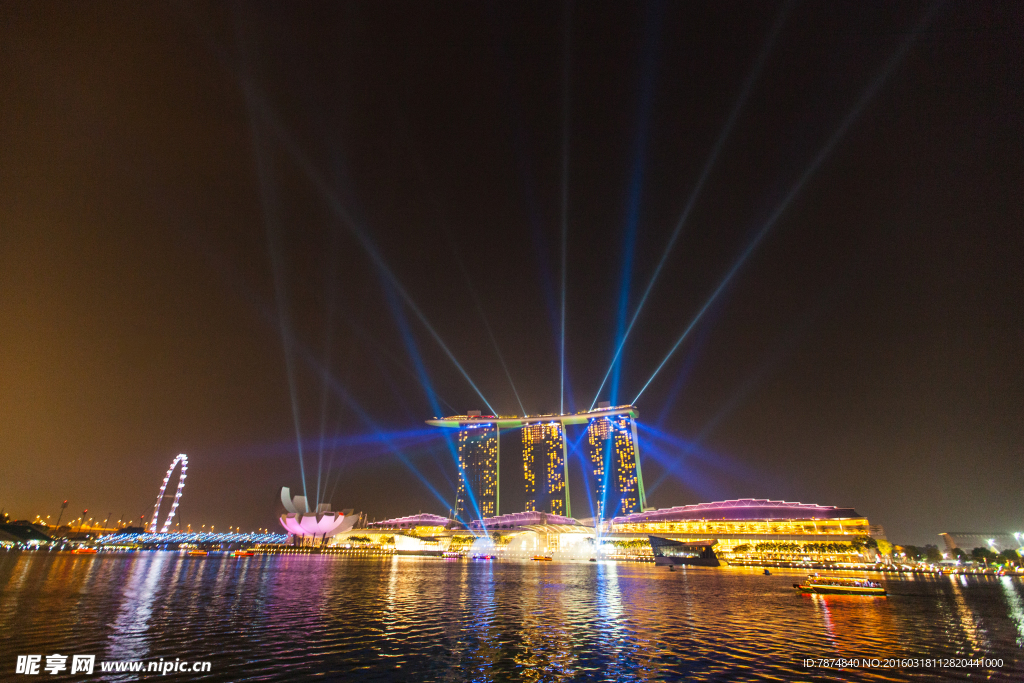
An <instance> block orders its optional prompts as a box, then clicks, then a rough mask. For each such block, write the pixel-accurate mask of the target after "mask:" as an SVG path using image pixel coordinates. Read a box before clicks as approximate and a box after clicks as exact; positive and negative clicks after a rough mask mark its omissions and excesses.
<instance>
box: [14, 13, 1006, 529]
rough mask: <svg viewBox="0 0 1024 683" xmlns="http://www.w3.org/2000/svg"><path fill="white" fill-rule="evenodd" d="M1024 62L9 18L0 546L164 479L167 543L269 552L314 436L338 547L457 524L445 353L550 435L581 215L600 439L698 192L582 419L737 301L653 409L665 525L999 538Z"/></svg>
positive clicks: (821, 32) (984, 56) (533, 30)
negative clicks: (718, 504)
mask: <svg viewBox="0 0 1024 683" xmlns="http://www.w3.org/2000/svg"><path fill="white" fill-rule="evenodd" d="M773 27H775V28H774V32H773ZM1022 44H1024V12H1022V11H1021V7H1020V5H1019V3H1013V2H1006V3H949V4H947V5H940V6H935V5H933V4H931V3H912V2H907V3H898V4H893V3H883V2H879V3H845V4H836V3H830V2H820V3H810V2H802V3H800V2H798V3H795V4H793V5H792V6H789V5H787V6H783V5H781V4H774V3H763V2H751V3H705V4H699V3H665V4H644V3H579V4H577V5H576V6H573V7H568V8H567V7H566V6H564V5H561V4H557V3H548V2H537V3H453V2H447V3H433V4H431V3H386V2H365V3H333V2H332V3H302V4H299V5H296V4H294V3H274V4H270V3H243V4H238V5H236V6H232V5H227V4H198V3H194V4H190V3H172V4H167V5H163V4H159V3H144V4H140V3H132V2H125V3H111V2H96V3H48V2H34V1H33V2H7V1H4V2H0V507H4V508H5V509H6V510H7V511H8V512H12V513H14V514H15V515H17V516H34V515H35V514H43V515H46V514H51V515H56V513H57V511H58V506H59V504H60V501H61V500H63V499H65V498H67V499H69V500H70V509H71V510H74V511H80V510H82V509H84V508H89V510H90V515H93V514H96V515H97V516H99V517H100V518H102V517H105V516H106V514H107V513H108V512H112V513H113V516H114V518H117V517H120V516H122V515H125V516H128V517H134V518H138V516H139V515H140V514H144V513H148V512H149V511H151V508H152V504H153V500H154V498H155V495H156V490H157V487H158V484H159V481H160V479H161V477H162V476H163V473H164V471H165V469H166V467H167V465H168V464H169V463H170V462H171V460H172V459H173V457H174V456H175V455H176V454H177V453H179V452H184V453H187V454H188V455H189V458H190V467H189V478H188V484H187V486H186V489H185V493H184V496H183V498H182V502H181V514H182V519H183V520H184V521H185V522H188V523H192V524H193V525H196V524H200V523H205V524H215V525H218V526H221V527H226V526H227V525H236V524H237V525H241V526H243V527H244V528H254V527H272V526H274V524H275V522H274V515H275V514H276V512H277V510H278V507H279V504H275V495H276V491H277V489H278V488H279V487H280V486H282V485H289V486H291V487H292V489H293V491H296V490H300V489H301V487H302V478H301V475H300V469H299V459H298V456H297V441H296V423H297V424H298V431H299V432H300V433H301V434H302V437H303V443H304V447H303V453H304V458H305V466H306V480H307V486H308V487H309V488H310V490H311V491H314V490H315V488H316V484H315V482H316V476H317V461H318V456H319V454H320V453H321V452H322V453H323V459H324V465H323V471H326V469H327V468H328V465H329V466H330V477H329V479H327V480H326V482H327V483H326V485H324V484H322V485H321V488H324V487H325V486H326V488H327V493H326V497H327V498H328V499H330V500H331V502H333V503H334V505H335V507H336V508H342V507H353V508H356V509H359V510H363V511H366V512H367V513H368V514H369V515H371V516H373V517H377V518H378V519H379V518H382V517H384V516H392V515H399V514H408V513H415V512H417V511H420V510H422V511H432V512H437V513H440V514H447V512H448V507H450V506H451V501H453V500H454V485H453V481H454V480H455V477H456V472H455V465H454V464H453V462H452V459H451V456H450V454H449V451H448V450H447V448H446V447H445V442H444V440H443V439H442V438H440V436H439V435H438V434H435V433H433V432H430V431H428V428H427V427H426V426H425V425H424V424H423V420H424V419H427V418H430V417H433V416H434V415H435V414H436V412H438V411H439V412H444V413H450V412H455V411H457V412H464V411H466V410H472V409H484V411H485V412H486V410H487V408H486V406H485V405H484V404H483V401H482V399H481V398H480V397H479V396H478V395H477V393H476V392H475V391H474V389H473V388H472V386H471V385H470V383H469V382H468V381H467V380H466V378H464V377H463V375H462V373H461V372H460V371H459V369H458V367H457V366H456V365H455V364H454V363H453V361H452V360H451V358H449V356H448V355H447V354H446V352H445V351H444V350H443V349H442V347H441V346H440V344H439V343H438V340H437V338H439V339H441V340H443V342H444V344H445V345H446V346H447V348H448V349H450V351H451V354H452V356H454V358H455V359H457V360H458V362H459V363H460V364H461V365H462V367H463V368H464V369H465V371H466V373H467V374H468V376H469V377H470V378H471V379H472V381H473V382H475V383H476V385H477V386H478V387H479V390H480V392H481V393H482V394H483V396H484V397H485V398H486V399H487V401H489V402H490V404H491V405H493V407H494V408H495V409H496V410H498V411H499V412H501V413H503V414H514V413H517V412H520V407H519V401H518V400H517V398H516V394H515V393H514V392H513V390H512V387H511V384H510V382H509V378H508V376H506V372H505V370H504V369H503V367H502V360H501V359H499V356H498V354H497V353H496V351H495V344H494V343H492V338H491V335H490V334H489V332H488V326H490V329H491V332H492V333H493V338H494V340H495V342H496V344H497V348H498V349H499V350H500V354H501V358H503V360H504V362H505V364H506V365H507V368H508V373H509V375H510V376H511V379H512V380H513V382H514V384H515V387H516V389H517V390H518V394H519V397H520V398H521V401H522V404H523V406H524V408H525V409H526V410H527V411H528V412H531V413H535V412H548V411H557V410H558V409H559V405H560V390H559V383H560V379H559V378H560V369H559V367H560V366H559V339H560V332H559V330H560V325H561V323H560V305H561V286H560V283H561V277H562V270H561V262H562V250H561V240H562V225H563V183H564V187H565V188H566V192H565V195H564V197H565V208H566V214H565V215H566V217H567V220H566V226H567V232H566V235H567V252H566V254H567V259H566V262H567V266H568V267H567V270H566V281H567V290H566V308H567V316H566V324H565V326H566V337H565V339H566V342H565V356H566V379H567V386H568V389H569V391H568V392H567V396H568V398H567V399H566V409H567V410H570V409H575V410H582V409H586V408H588V407H589V406H590V404H591V401H592V400H593V398H594V394H595V392H597V390H598V386H599V384H600V381H601V377H602V376H604V374H605V371H606V370H607V368H608V365H609V363H610V361H611V358H612V354H613V353H614V350H615V348H616V335H617V332H616V330H617V329H620V326H621V324H622V322H621V321H620V316H621V315H623V314H624V315H625V316H626V317H625V319H624V321H625V322H627V323H628V320H629V317H631V316H632V315H633V312H634V311H635V310H636V308H637V305H638V303H639V301H640V299H641V296H642V294H643V292H644V290H645V288H646V287H647V284H648V282H649V281H650V279H651V276H652V274H653V273H654V271H655V267H656V266H657V264H658V262H659V260H660V259H661V258H662V255H663V253H665V249H666V245H667V244H668V242H669V239H670V236H671V235H672V234H673V230H674V229H675V228H676V226H677V224H678V222H679V220H680V216H681V214H682V212H683V210H684V208H685V207H686V206H687V203H688V200H689V199H690V197H691V196H693V192H694V188H695V186H696V185H697V184H698V181H699V179H700V178H701V176H702V173H704V171H705V169H706V168H708V169H709V170H708V171H707V173H706V176H705V182H704V183H703V185H702V189H701V191H700V192H699V193H698V194H696V198H695V201H694V203H693V206H692V210H691V211H690V212H689V214H688V216H687V220H686V221H685V224H684V225H683V227H682V229H681V231H680V233H679V237H678V239H677V240H676V241H675V242H674V244H673V245H672V248H671V250H670V251H669V252H668V256H667V259H666V261H665V265H664V268H663V270H662V271H661V273H660V275H659V277H658V278H657V280H656V281H655V283H654V286H653V288H652V289H651V294H650V297H649V299H648V300H647V303H646V305H645V306H644V308H643V309H642V310H641V313H640V315H639V317H638V319H637V323H636V326H635V328H634V330H633V332H632V334H631V335H630V336H629V338H628V341H627V344H626V346H625V350H624V352H623V356H622V359H623V362H622V366H621V381H620V383H619V385H618V391H617V392H616V396H612V390H611V388H610V386H609V385H606V386H605V388H604V390H603V392H602V396H601V400H608V399H615V400H616V401H617V402H622V403H625V402H629V401H630V400H632V399H633V397H634V396H635V395H636V394H637V392H639V391H640V390H641V388H642V387H643V386H644V384H645V383H646V382H647V381H648V379H649V378H650V377H651V375H652V373H653V372H654V370H655V368H656V367H657V366H658V364H659V363H660V362H661V360H662V359H663V358H664V357H665V355H666V353H668V351H669V349H670V348H671V347H672V346H673V344H674V343H675V342H676V340H677V339H679V337H680V335H681V334H682V333H683V331H684V329H686V327H687V326H688V324H689V323H690V322H691V320H693V319H694V316H695V315H697V313H698V311H700V310H701V309H702V307H703V306H704V305H705V303H706V302H707V301H708V300H709V297H711V295H712V293H713V292H715V290H716V288H717V287H718V286H719V284H720V283H722V281H723V278H725V277H726V275H727V273H729V272H730V269H732V268H733V267H734V265H736V264H737V263H740V267H739V268H738V269H737V270H735V275H734V277H732V278H731V279H730V280H729V281H728V283H727V284H726V286H725V287H724V288H723V289H722V290H721V293H720V294H719V295H718V296H717V297H716V298H714V300H713V301H712V302H711V305H710V306H708V307H707V309H706V312H705V313H704V315H703V316H702V317H701V318H700V319H699V321H698V322H697V324H696V325H695V326H694V327H693V330H692V331H691V332H690V333H689V335H688V336H687V337H686V338H685V340H684V341H683V343H682V344H681V345H680V346H679V348H678V351H677V352H676V353H675V354H674V355H673V356H672V357H671V358H670V359H669V361H668V362H667V363H666V364H665V365H664V367H663V369H662V371H661V372H660V373H659V374H658V375H657V376H656V377H655V378H654V380H653V381H652V382H651V383H650V385H649V387H648V388H647V389H646V391H644V393H643V394H642V395H641V396H640V398H639V399H638V401H637V405H638V407H639V409H640V413H641V418H640V422H641V425H642V426H643V431H642V432H641V456H642V459H643V460H642V462H643V468H644V478H645V481H646V483H647V487H648V489H649V496H648V498H649V504H651V505H654V506H658V507H664V506H669V505H678V504H686V503H697V502H706V501H710V500H722V499H727V498H735V497H765V498H774V499H787V500H799V501H803V502H813V503H820V504H827V505H839V506H844V507H845V506H848V507H854V508H856V509H857V510H858V511H860V512H861V513H863V514H865V515H867V516H869V518H870V519H871V521H872V522H873V523H879V524H883V525H884V526H885V528H886V530H887V531H888V533H889V537H890V538H891V539H894V540H896V541H897V542H899V541H904V542H916V543H926V542H936V541H937V540H938V539H937V537H936V534H938V533H940V532H943V531H951V530H977V531H996V530H998V531H1019V530H1022V527H1024V518H1022V512H1021V510H1022V508H1021V493H1022V491H1024V474H1022V473H1024V467H1022V461H1024V419H1022V416H1024V361H1022V352H1024V314H1022V311H1024V278H1022V275H1021V272H1022V265H1024V235H1022V229H1024V211H1022V201H1021V200H1022V196H1024V194H1022V190H1024V149H1022V148H1024V143H1022V141H1024V126H1022V112H1024V51H1022V50H1021V45H1022ZM758 65H760V66H758ZM745 84H749V87H745ZM566 86H568V87H566ZM744 95H745V96H744ZM737 102H739V103H740V106H739V108H738V109H736V111H737V114H736V116H735V117H734V120H733V125H732V126H729V127H728V135H727V136H725V137H721V135H722V131H723V129H725V128H726V127H727V126H726V124H727V121H729V120H730V114H731V112H733V111H734V108H735V107H736V106H737ZM566 123H567V124H568V125H567V126H566ZM716 144H717V148H718V149H719V150H720V153H719V154H718V155H717V157H716V158H715V162H714V163H713V164H712V165H710V167H708V166H707V163H708V159H709V157H710V156H711V155H712V152H713V150H715V149H716ZM563 153H565V154H567V157H563ZM563 161H567V163H565V164H563ZM563 169H565V170H566V171H567V173H563ZM774 216H777V218H773V217H774ZM766 228H767V229H766ZM751 246H753V249H752V250H750V251H749V257H748V258H746V259H744V260H742V262H740V259H741V256H742V255H743V254H744V252H745V250H747V249H748V247H751ZM623 302H624V303H625V306H624V307H623V306H622V303H623ZM414 306H415V309H414V308H413V307H414ZM417 311H419V312H417ZM620 311H622V313H620ZM481 312H482V314H483V315H481ZM427 324H429V325H430V327H431V328H432V329H433V330H434V332H436V335H437V338H435V336H434V334H433V333H432V332H431V331H430V329H428V327H427ZM289 377H291V381H290V380H289ZM428 384H429V387H430V388H429V389H428V388H427V385H428ZM431 391H432V392H435V394H430V393H429V392H431ZM432 395H436V396H438V397H440V398H437V399H436V401H437V402H438V406H439V409H438V410H435V408H434V404H433V403H432V402H431V400H430V398H429V396H432ZM293 398H294V402H293ZM293 405H294V408H295V410H294V411H293ZM296 416H297V420H296ZM321 434H323V435H326V437H327V445H326V447H324V448H321ZM396 451H398V453H396ZM519 453H520V446H519V435H518V434H517V433H514V432H512V433H509V434H507V436H505V437H504V438H503V441H502V456H503V457H502V502H501V508H502V512H513V511H517V510H520V509H522V501H523V498H524V496H523V494H522V481H521V476H522V475H521V469H520V467H521V466H520V465H519V464H518V462H517V458H518V457H519ZM574 467H575V468H576V470H574V473H573V474H572V476H573V477H575V478H576V480H577V481H578V480H579V477H578V476H577V475H578V470H579V466H578V463H577V462H575V461H574ZM335 482H337V483H335ZM577 488H578V487H574V489H573V503H574V508H575V509H574V512H575V514H576V516H588V513H587V510H586V507H585V505H586V503H585V495H584V492H583V491H581V490H580V491H578V490H576V489H577ZM432 489H433V491H436V495H435V493H434V492H432ZM311 495H312V494H311ZM443 501H449V502H448V503H447V507H446V504H445V503H444V502H443ZM77 514H78V513H77V512H76V516H77Z"/></svg>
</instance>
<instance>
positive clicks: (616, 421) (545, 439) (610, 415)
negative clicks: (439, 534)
mask: <svg viewBox="0 0 1024 683" xmlns="http://www.w3.org/2000/svg"><path fill="white" fill-rule="evenodd" d="M638 416H639V412H638V411H637V409H636V408H635V407H633V406H611V405H609V404H608V403H601V404H599V405H598V408H597V409H596V410H588V411H584V412H581V413H572V414H564V415H527V416H525V417H505V416H501V417H499V416H495V415H483V416H481V415H480V412H479V411H474V412H470V413H468V414H466V415H453V416H451V417H444V418H434V419H433V420H427V424H429V425H432V426H434V427H442V428H447V429H457V430H458V431H459V435H458V442H459V492H458V497H457V500H456V516H457V517H458V518H459V519H461V520H467V519H479V518H480V517H481V516H483V517H491V516H495V515H497V514H500V513H499V510H498V430H499V429H512V428H519V427H522V428H523V431H522V434H523V437H522V438H523V475H524V479H525V485H526V497H527V500H528V503H527V510H528V511H537V512H545V513H550V514H556V515H567V516H568V515H571V514H572V511H571V507H570V504H569V472H568V466H567V462H568V458H567V455H566V447H565V426H566V425H587V430H588V434H587V436H588V443H589V452H590V454H591V464H592V468H591V469H592V472H593V474H594V476H593V477H591V479H592V481H590V482H588V487H587V488H588V489H589V493H590V495H591V496H593V498H594V506H595V509H600V510H601V511H602V514H599V515H598V517H599V518H602V519H606V518H608V517H612V516H614V515H616V514H628V513H631V512H639V511H641V510H643V508H644V506H645V505H646V499H645V497H644V481H643V476H642V475H641V473H640V449H639V448H638V446H637V437H636V418H637V417H638ZM606 472H607V474H608V476H607V477H605V473H606ZM606 492H607V495H605V494H606ZM474 500H475V501H476V505H475V506H474V505H473V501H474ZM605 508H607V510H608V513H610V514H604V509H605Z"/></svg>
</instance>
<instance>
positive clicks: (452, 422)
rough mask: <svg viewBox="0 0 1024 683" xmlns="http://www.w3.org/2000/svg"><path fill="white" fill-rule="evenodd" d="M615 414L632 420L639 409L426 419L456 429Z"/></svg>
mask: <svg viewBox="0 0 1024 683" xmlns="http://www.w3.org/2000/svg"><path fill="white" fill-rule="evenodd" d="M616 415H629V416H630V417H632V418H633V419H634V420H635V419H636V418H637V417H639V415H640V411H639V410H637V409H636V406H628V405H627V406H614V407H602V408H597V409H596V410H586V411H584V412H582V413H566V414H564V415H555V414H552V415H526V416H523V417H518V416H507V415H502V416H498V415H452V416H450V417H436V418H434V419H433V420H427V424H428V425H432V426H434V427H447V428H449V429H458V428H460V427H464V426H467V425H481V426H483V425H488V426H490V425H495V424H496V425H497V426H498V427H501V428H505V427H522V426H523V425H527V424H545V423H551V424H555V423H559V422H560V423H562V424H569V425H575V424H586V423H587V422H589V421H590V420H592V419H594V418H595V417H614V416H616Z"/></svg>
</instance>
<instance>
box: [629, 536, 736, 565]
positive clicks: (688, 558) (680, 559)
mask: <svg viewBox="0 0 1024 683" xmlns="http://www.w3.org/2000/svg"><path fill="white" fill-rule="evenodd" d="M647 538H648V539H650V541H651V551H652V552H653V553H654V564H656V565H668V566H669V568H672V567H679V566H684V567H720V566H722V563H721V562H720V561H719V559H718V556H717V555H715V549H714V548H715V544H716V543H718V540H716V539H712V540H707V541H676V540H673V539H671V538H662V537H661V536H648V537H647Z"/></svg>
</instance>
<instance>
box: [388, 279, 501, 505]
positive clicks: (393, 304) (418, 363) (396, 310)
mask: <svg viewBox="0 0 1024 683" xmlns="http://www.w3.org/2000/svg"><path fill="white" fill-rule="evenodd" d="M385 291H386V293H387V299H388V304H389V306H390V308H391V313H392V315H393V317H394V319H395V323H396V324H397V325H398V328H399V331H400V332H401V334H402V339H403V340H404V342H405V345H406V349H407V351H408V353H409V356H410V358H412V361H413V366H414V367H415V368H416V373H417V374H418V375H419V377H420V383H421V385H422V386H423V389H424V392H425V393H426V395H427V400H428V401H429V402H430V407H431V408H432V409H433V411H434V413H435V414H438V415H439V414H440V410H441V408H440V406H439V405H438V403H437V401H436V400H435V399H434V393H433V390H432V388H431V387H432V383H431V381H430V377H429V376H428V375H427V368H426V365H425V364H424V363H423V358H422V356H421V355H420V352H419V348H418V347H417V346H416V340H415V338H414V337H413V336H412V331H411V330H410V329H409V325H408V323H407V322H406V320H405V316H404V315H403V314H402V309H401V307H400V306H399V305H398V302H397V301H395V297H394V293H393V292H394V290H393V289H392V288H391V287H388V286H387V285H386V284H385ZM445 443H446V444H447V445H448V449H449V451H450V452H451V456H452V460H453V461H454V462H455V466H456V467H457V468H458V470H459V478H460V480H461V481H464V482H465V483H466V493H467V494H468V495H469V501H470V504H471V505H472V506H473V510H474V512H475V513H476V516H477V519H483V513H482V511H481V509H480V506H479V504H478V503H477V501H476V494H475V493H474V492H473V487H472V486H470V484H469V478H468V477H466V474H465V471H464V470H463V467H462V463H461V462H460V461H459V456H458V453H457V452H456V450H455V447H454V445H453V444H452V443H451V440H450V439H448V438H445Z"/></svg>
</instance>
